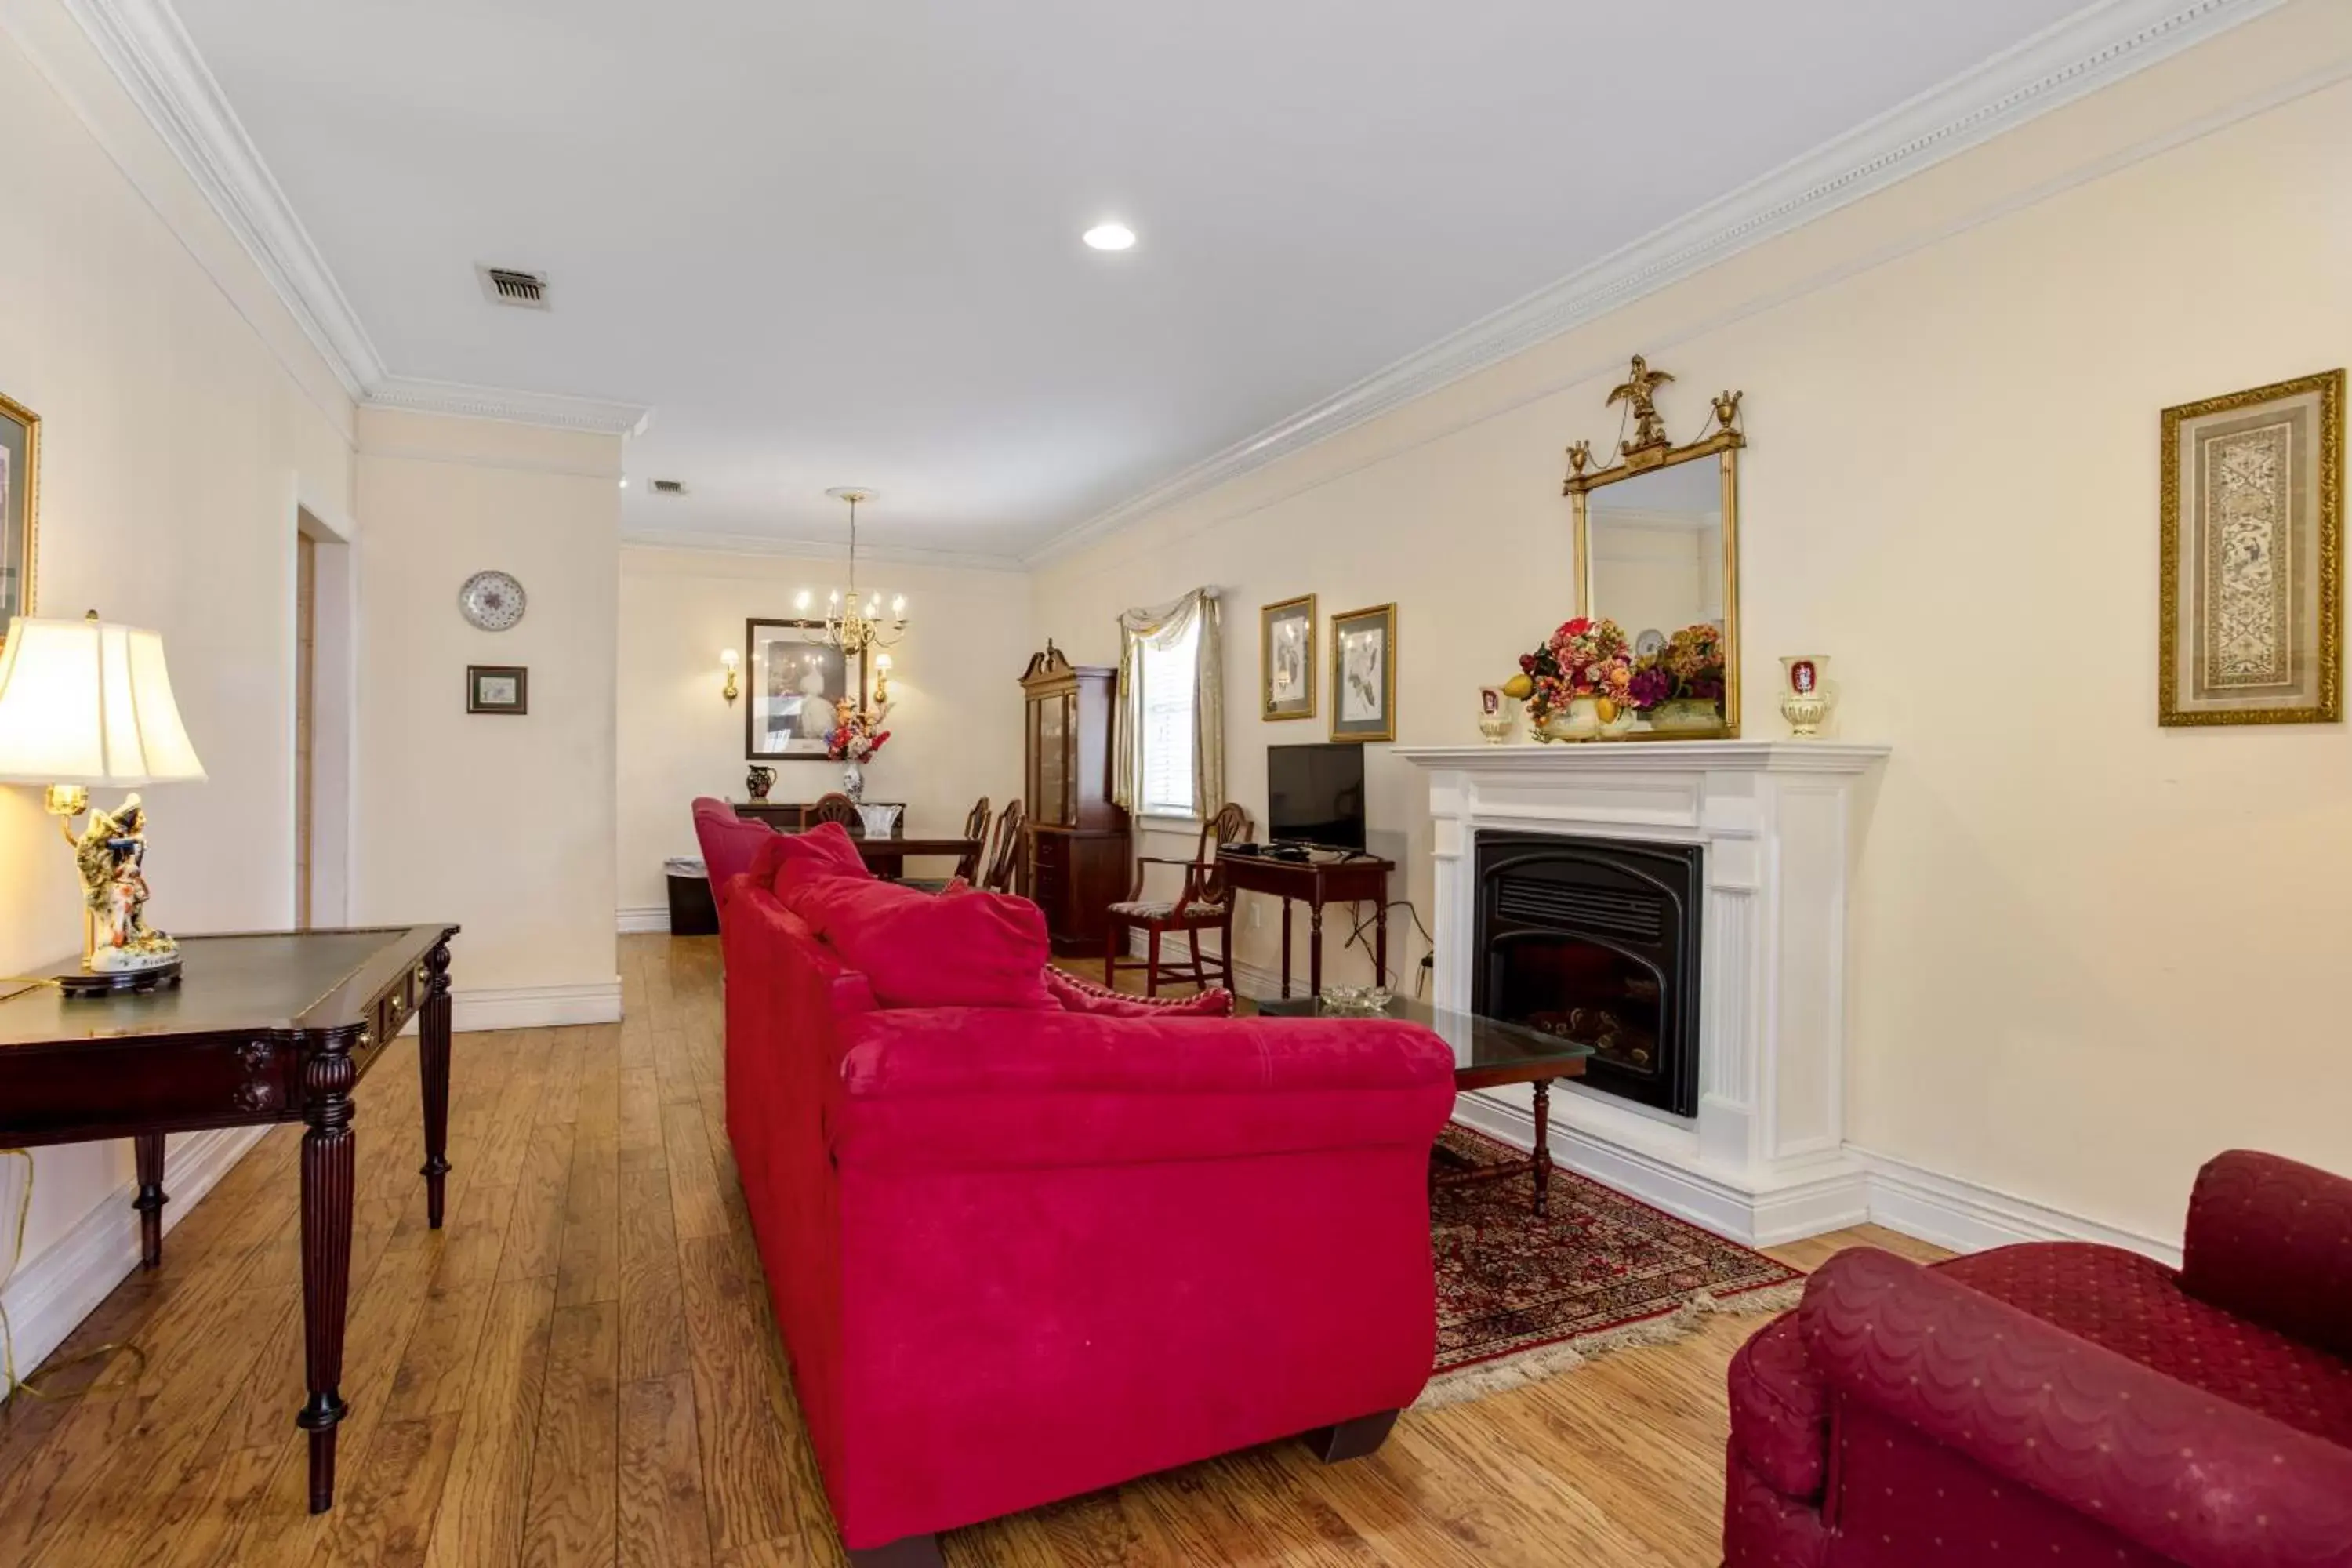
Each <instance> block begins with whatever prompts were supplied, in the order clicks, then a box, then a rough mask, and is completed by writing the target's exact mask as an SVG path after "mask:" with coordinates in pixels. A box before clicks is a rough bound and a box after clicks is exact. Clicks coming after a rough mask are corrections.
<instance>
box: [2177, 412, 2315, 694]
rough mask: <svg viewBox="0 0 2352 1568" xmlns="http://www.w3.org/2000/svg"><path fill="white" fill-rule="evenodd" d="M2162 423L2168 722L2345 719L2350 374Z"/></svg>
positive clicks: (2182, 414)
mask: <svg viewBox="0 0 2352 1568" xmlns="http://www.w3.org/2000/svg"><path fill="white" fill-rule="evenodd" d="M2161 430H2162V436H2163V439H2162V442H2161V444H2160V447H2159V448H2158V460H2159V461H2160V462H2161V464H2162V465H2163V467H2162V469H2161V471H2160V472H2159V474H2158V486H2159V495H2160V507H2159V510H2160V532H2159V543H2158V600H2157V681H2156V691H2157V716H2156V718H2157V722H2158V724H2159V725H2161V726H2163V727H2165V728H2168V729H2169V728H2176V727H2187V726H2195V725H2207V724H2333V723H2337V722H2340V721H2342V720H2343V717H2344V565H2343V561H2344V372H2343V371H2342V370H2341V369H2337V370H2331V371H2324V372H2322V373H2320V374H2317V375H2305V376H2299V377H2297V378H2295V379H2294V380H2293V381H2280V382H2273V383H2272V384H2269V385H2267V386H2254V387H2249V388H2247V389H2246V390H2245V391H2243V392H2232V393H2229V394H2226V395H2223V396H2220V397H2208V398H2204V399H2202V400H2200V401H2199V402H2195V403H2183V404H2179V405H2176V406H2174V407H2171V408H2168V409H2166V410H2165V411H2164V415H2163V419H2162V422H2161ZM2217 521H2218V522H2219V523H2220V524H2221V525H2220V526H2217Z"/></svg>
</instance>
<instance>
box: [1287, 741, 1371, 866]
mask: <svg viewBox="0 0 2352 1568" xmlns="http://www.w3.org/2000/svg"><path fill="white" fill-rule="evenodd" d="M1265 789H1266V811H1265V817H1266V822H1265V826H1266V833H1267V835H1268V836H1269V837H1272V838H1273V839H1274V840H1275V841H1276V843H1290V844H1320V845H1322V846H1324V847H1327V848H1330V849H1361V848H1362V847H1364V748H1363V747H1361V746H1360V745H1351V744H1344V743H1342V744H1332V745H1319V746H1268V747H1267V748H1266V749H1265Z"/></svg>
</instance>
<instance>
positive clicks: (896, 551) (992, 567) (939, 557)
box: [621, 528, 1028, 574]
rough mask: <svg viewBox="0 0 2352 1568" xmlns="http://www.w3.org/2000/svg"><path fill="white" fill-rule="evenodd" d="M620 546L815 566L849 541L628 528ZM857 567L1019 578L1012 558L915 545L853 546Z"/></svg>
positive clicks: (844, 552)
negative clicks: (870, 564)
mask: <svg viewBox="0 0 2352 1568" xmlns="http://www.w3.org/2000/svg"><path fill="white" fill-rule="evenodd" d="M621 544H622V546H623V548H625V549H633V550H683V551H690V552H696V553H698V554H705V555H757V556H770V557H775V558H780V559H784V560H793V561H807V562H811V563H818V564H823V563H838V562H841V561H845V560H847V559H848V552H849V542H848V540H847V539H846V538H842V539H778V538H773V537H771V536H770V535H767V534H761V533H711V532H699V531H690V530H679V531H670V530H667V529H632V528H624V529H622V531H621ZM857 559H858V560H859V561H860V562H869V561H873V562H880V563H883V564H885V565H890V566H933V567H939V568H941V569H945V570H951V571H959V572H1011V573H1014V574H1021V573H1024V572H1026V571H1027V570H1028V568H1027V567H1026V566H1025V565H1024V564H1023V563H1022V562H1021V560H1020V559H1019V558H1018V557H1017V556H1012V555H990V554H985V553H982V552H976V551H962V550H927V549H923V548H921V547H920V546H916V545H903V544H901V545H892V544H869V543H867V542H865V541H864V540H860V541H859V542H858V544H857Z"/></svg>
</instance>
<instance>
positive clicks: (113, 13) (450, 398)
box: [61, 0, 652, 436]
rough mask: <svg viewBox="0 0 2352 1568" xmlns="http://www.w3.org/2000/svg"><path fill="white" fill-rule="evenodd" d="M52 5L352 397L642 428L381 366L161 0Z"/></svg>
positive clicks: (633, 430)
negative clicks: (80, 37)
mask: <svg viewBox="0 0 2352 1568" xmlns="http://www.w3.org/2000/svg"><path fill="white" fill-rule="evenodd" d="M61 4H62V5H64V7H65V9H66V11H67V13H68V15H69V16H72V17H73V19H74V21H75V22H76V24H78V25H79V26H80V28H81V30H82V32H83V34H84V35H85V36H86V37H88V38H89V42H90V47H92V48H93V49H95V50H96V51H97V53H98V56H99V58H100V59H101V60H103V61H104V62H105V64H106V68H107V69H108V70H110V72H112V73H113V76H114V79H116V80H117V81H118V82H120V83H121V86H122V89H123V90H124V91H125V92H126V93H128V94H129V95H130V98H131V102H132V103H133V104H135V105H136V106H137V107H138V109H139V111H140V113H141V114H142V116H143V117H144V118H145V119H146V121H147V123H148V124H149V125H150V126H152V128H153V129H154V132H155V133H156V135H157V136H159V137H161V138H162V139H163V144H164V146H165V147H167V148H169V149H170V150H171V153H172V155H173V157H174V158H175V159H177V160H178V162H179V163H180V166H181V167H182V168H183V169H184V170H186V171H187V174H188V177H189V178H190V179H191V180H193V181H194V183H195V186H196V189H197V191H198V192H199V193H201V194H202V195H203V196H204V198H205V203H206V205H209V206H210V207H211V208H212V209H213V212H214V214H215V216H217V217H218V218H219V219H220V220H221V222H222V223H223V224H224V225H226V226H227V228H228V231H229V233H230V234H232V235H233V236H235V237H236V241H237V243H238V244H239V245H241V246H242V247H244V249H245V252H246V254H247V256H248V257H250V258H252V260H253V264H254V266H255V267H257V268H259V269H260V272H261V276H262V278H263V279H264V280H265V281H267V282H268V285H269V287H270V289H271V291H272V292H274V293H275V294H277V296H278V300H279V302H280V303H282V304H283V305H284V306H285V307H286V310H287V313H288V314H289V315H290V316H292V317H293V319H294V322H295V325H297V326H298V327H299V328H300V329H301V330H302V334H303V335H304V336H305V337H306V338H308V339H309V340H310V344H311V346H312V347H314V348H316V349H317V350H318V351H319V354H320V358H322V359H324V360H325V361H326V363H327V367H328V369H329V370H331V371H332V372H333V373H334V376H335V379H336V380H337V381H338V382H340V383H341V384H342V388H343V391H344V392H345V393H346V394H348V395H350V397H351V399H352V402H353V403H355V404H360V405H372V406H377V407H385V408H403V409H408V410H411V411H414V412H418V413H426V414H452V415H457V416H463V417H466V418H469V419H503V420H509V421H511V422H514V423H517V424H524V425H541V426H550V427H552V428H554V429H558V430H584V431H592V432H594V433H596V434H599V435H611V436H635V435H639V434H642V433H643V431H644V430H645V427H646V423H647V422H648V420H649V419H650V418H651V416H652V415H651V410H649V409H646V408H643V407H640V406H637V405H631V404H621V403H610V402H605V401H604V400H602V399H598V398H591V397H572V396H566V395H561V394H556V393H541V392H521V391H513V390H509V389H507V388H503V387H488V386H465V385H459V384H454V383H448V382H436V381H425V380H420V379H416V378H414V377H409V376H400V375H394V374H392V373H391V372H390V371H389V370H387V369H386V368H385V366H384V363H383V355H382V354H380V353H377V352H376V347H375V343H374V342H373V340H372V339H371V338H370V337H369V336H368V331H367V328H366V327H365V326H364V325H363V324H362V322H361V321H360V318H359V313H358V312H357V311H356V310H353V309H352V302H351V300H349V299H347V298H345V296H344V294H343V290H342V286H341V284H339V283H337V282H336V281H335V277H334V274H333V273H332V272H331V271H330V270H329V269H328V267H327V262H326V258H324V257H322V256H320V254H319V247H318V246H317V245H316V244H314V243H313V242H312V241H311V238H310V231H309V230H308V229H306V228H304V227H303V226H302V220H301V219H300V218H299V217H297V216H295V214H294V208H293V205H292V204H291V203H289V201H288V200H287V198H286V193H285V191H284V190H283V189H281V188H280V187H279V185H278V180H277V177H276V176H275V175H273V174H270V172H269V166H268V164H267V163H264V162H263V161H262V157H261V152H260V149H258V148H257V147H256V146H255V145H254V144H253V139H252V138H251V137H250V136H248V135H247V134H246V130H245V126H244V124H243V122H242V121H239V120H238V119H237V117H236V110H234V109H232V108H230V107H229V102H228V100H227V98H226V95H225V94H223V93H222V91H221V87H220V82H219V81H218V80H217V79H215V77H214V76H213V73H212V70H211V68H209V67H208V66H206V65H205V62H204V58H203V57H202V56H200V55H199V54H198V53H197V52H196V47H195V43H194V40H193V39H191V38H190V37H188V33H187V29H186V28H185V27H184V26H181V24H180V18H179V16H178V15H177V14H176V13H175V12H174V11H173V9H172V6H171V5H170V0H61ZM167 221H168V220H167Z"/></svg>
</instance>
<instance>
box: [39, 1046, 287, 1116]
mask: <svg viewBox="0 0 2352 1568" xmlns="http://www.w3.org/2000/svg"><path fill="white" fill-rule="evenodd" d="M300 1055H301V1053H300V1052H299V1049H297V1048H296V1047H294V1046H292V1045H290V1044H288V1043H286V1042H283V1041H278V1040H273V1039H271V1038H270V1037H268V1036H254V1037H247V1038H236V1037H222V1038H220V1039H219V1040H217V1041H206V1042H205V1043H203V1044H200V1045H193V1046H190V1045H178V1046H173V1047H154V1046H150V1045H148V1044H145V1043H144V1042H141V1041H136V1040H131V1041H124V1042H122V1043H121V1044H120V1045H116V1044H110V1043H108V1042H104V1041H97V1042H88V1043H84V1044H81V1045H78V1046H76V1047H74V1048H73V1049H71V1050H65V1051H45V1050H40V1049H37V1048H31V1049H28V1048H23V1047H19V1048H16V1049H11V1050H5V1051H0V1105H9V1106H12V1107H16V1108H18V1109H16V1110H14V1111H13V1112H12V1113H11V1114H10V1116H9V1119H8V1123H9V1130H10V1131H11V1133H12V1134H15V1135H17V1136H21V1137H24V1138H26V1139H27V1140H37V1139H39V1138H40V1136H41V1135H42V1134H43V1133H44V1132H47V1131H52V1130H55V1131H64V1130H67V1129H70V1128H90V1127H107V1126H120V1127H124V1128H130V1129H134V1130H142V1129H152V1128H155V1127H168V1126H172V1125H181V1124H184V1125H189V1126H215V1125H221V1124H225V1123H231V1122H237V1121H263V1120H269V1119H273V1118H278V1117H283V1116H287V1115H289V1114H290V1113H291V1112H292V1111H293V1110H296V1109H297V1108H298V1107H299V1104H300V1093H301V1084H300V1080H299V1072H300ZM90 1135H91V1136H98V1135H100V1134H90Z"/></svg>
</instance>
